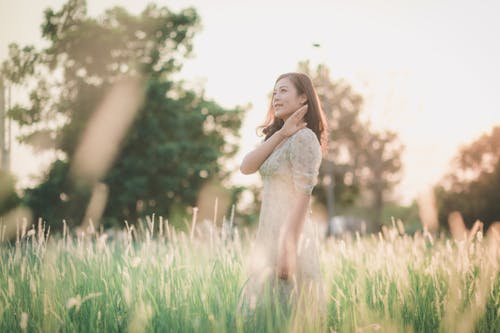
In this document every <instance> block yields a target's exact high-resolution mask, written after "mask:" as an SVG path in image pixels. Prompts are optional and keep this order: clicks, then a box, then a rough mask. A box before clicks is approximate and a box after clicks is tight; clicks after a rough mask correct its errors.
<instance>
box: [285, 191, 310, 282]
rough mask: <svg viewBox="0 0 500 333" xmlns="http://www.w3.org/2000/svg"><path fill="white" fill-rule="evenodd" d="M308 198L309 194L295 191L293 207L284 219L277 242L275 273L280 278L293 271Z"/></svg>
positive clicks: (288, 275) (287, 275) (287, 276)
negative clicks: (286, 219) (287, 217)
mask: <svg viewBox="0 0 500 333" xmlns="http://www.w3.org/2000/svg"><path fill="white" fill-rule="evenodd" d="M310 199H311V195H310V194H305V193H303V192H300V191H298V192H295V198H294V202H295V204H294V205H293V207H294V209H293V211H291V212H290V215H289V216H290V218H289V220H288V221H285V229H284V230H283V234H282V235H281V240H280V243H279V251H280V252H279V253H278V267H277V274H278V277H279V278H280V279H285V280H286V279H288V278H289V277H290V276H291V275H292V274H293V273H294V271H295V266H296V261H297V248H298V242H299V237H300V234H301V233H302V229H303V226H304V221H305V219H306V215H307V210H308V208H309V201H310Z"/></svg>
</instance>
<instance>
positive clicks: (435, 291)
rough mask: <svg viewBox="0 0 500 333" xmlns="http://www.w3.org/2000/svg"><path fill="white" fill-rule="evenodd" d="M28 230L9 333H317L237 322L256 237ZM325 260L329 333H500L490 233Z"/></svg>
mask: <svg viewBox="0 0 500 333" xmlns="http://www.w3.org/2000/svg"><path fill="white" fill-rule="evenodd" d="M26 227H27V226H26V225H24V227H23V226H19V233H18V237H17V241H15V242H12V243H7V242H4V244H2V245H1V248H0V251H1V255H0V260H1V262H0V271H1V274H0V332H16V331H31V332H141V331H145V332H280V331H291V330H296V331H316V328H314V327H310V326H307V324H304V326H302V327H295V326H294V327H295V328H292V326H291V325H290V323H291V322H292V319H290V317H289V316H287V315H286V314H284V313H286V311H285V312H283V311H281V310H280V309H275V308H270V307H268V308H266V309H263V310H262V311H261V312H259V313H257V314H258V315H256V316H255V317H244V316H241V315H238V314H237V313H238V312H237V311H236V309H237V304H238V300H239V295H240V292H241V289H242V287H243V285H244V283H245V269H244V262H245V258H246V255H247V253H248V249H249V248H250V247H249V245H250V240H251V234H249V233H248V232H246V230H243V231H242V230H239V229H233V230H231V229H228V228H225V229H223V231H222V232H221V231H220V230H218V229H214V228H212V227H211V224H210V223H206V224H200V225H199V226H198V227H197V228H196V229H193V230H192V232H189V233H185V232H176V231H175V230H173V229H172V228H169V225H168V221H164V220H161V219H156V221H155V219H154V217H153V219H149V218H148V219H147V221H144V222H143V223H138V224H137V225H136V226H134V225H131V226H129V225H128V224H127V226H126V228H124V230H122V231H119V232H114V233H110V232H106V233H103V232H102V231H101V232H96V231H95V230H93V228H91V227H90V228H89V229H88V230H87V232H85V233H82V232H78V233H77V232H73V231H71V230H68V229H66V228H65V230H64V232H63V234H62V235H48V233H47V231H46V230H44V228H43V227H42V225H40V224H38V226H36V228H35V226H32V228H31V229H28V230H27V229H26ZM0 230H2V229H1V226H0ZM321 249H322V251H321V264H322V272H323V277H324V283H325V287H326V292H327V295H328V326H329V327H328V331H338V332H375V331H379V332H412V331H413V332H499V331H500V273H499V269H498V267H499V258H500V256H499V251H500V249H499V247H498V244H496V243H495V242H494V241H492V240H491V239H486V238H483V237H482V234H481V233H477V234H475V235H472V236H470V238H466V239H464V240H461V241H456V240H450V239H445V238H440V239H434V238H433V237H432V236H431V235H430V234H424V235H420V234H418V233H417V234H416V235H414V236H408V235H405V234H401V233H400V232H398V229H396V228H392V229H389V230H386V232H385V233H384V234H378V235H371V236H364V237H359V236H357V237H351V238H349V237H346V238H344V239H329V240H326V241H323V242H322V246H321Z"/></svg>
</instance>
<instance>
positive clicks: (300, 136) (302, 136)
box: [291, 127, 319, 145]
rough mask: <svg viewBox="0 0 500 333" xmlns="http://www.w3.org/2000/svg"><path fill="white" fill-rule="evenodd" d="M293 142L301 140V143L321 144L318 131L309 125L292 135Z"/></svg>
mask: <svg viewBox="0 0 500 333" xmlns="http://www.w3.org/2000/svg"><path fill="white" fill-rule="evenodd" d="M291 139H292V140H291V141H292V142H301V143H312V144H314V143H316V144H318V145H319V141H318V138H317V136H316V133H314V131H313V130H312V129H310V128H309V127H304V128H302V129H300V130H298V131H297V132H295V133H294V134H293V135H292V137H291Z"/></svg>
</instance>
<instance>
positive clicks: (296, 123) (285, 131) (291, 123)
mask: <svg viewBox="0 0 500 333" xmlns="http://www.w3.org/2000/svg"><path fill="white" fill-rule="evenodd" d="M306 113H307V104H305V105H303V106H302V107H300V108H299V109H298V110H297V111H295V112H294V113H292V115H291V116H290V117H288V119H287V120H286V121H285V123H284V124H283V127H282V128H281V129H280V133H281V134H282V135H283V136H284V137H289V136H290V135H292V134H294V133H295V132H297V131H298V130H300V129H302V128H304V127H306V126H307V123H306V122H305V121H304V116H305V115H306Z"/></svg>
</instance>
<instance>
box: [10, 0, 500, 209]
mask: <svg viewBox="0 0 500 333" xmlns="http://www.w3.org/2000/svg"><path fill="white" fill-rule="evenodd" d="M63 3H64V1H61V0H52V1H49V0H36V1H34V0H32V1H27V0H16V1H7V0H0V59H5V57H6V56H7V50H8V44H9V43H10V42H16V43H18V44H20V45H27V44H34V45H36V46H39V47H41V46H43V45H44V44H43V42H42V41H41V39H40V24H41V23H42V19H43V10H44V9H45V8H47V7H52V8H54V9H59V8H60V6H61V5H62V4H63ZM155 3H157V4H159V5H164V6H167V7H169V8H170V9H172V10H179V9H182V8H185V7H188V6H193V7H195V8H196V9H197V11H198V13H199V14H200V16H201V20H202V30H201V31H200V32H199V33H198V34H197V35H196V37H195V39H194V52H193V56H192V58H191V59H189V60H187V61H186V62H185V64H184V67H183V70H182V72H181V73H180V75H179V77H182V78H183V79H184V80H186V81H187V82H188V83H190V84H193V85H195V86H200V85H201V86H203V87H204V88H205V93H206V96H207V97H209V98H213V99H214V100H215V101H217V102H218V103H219V104H221V105H222V106H225V107H234V106H236V105H247V104H249V103H250V104H251V108H250V110H249V111H248V114H247V117H246V119H245V121H244V125H243V128H242V132H241V134H242V142H241V149H240V154H239V155H238V156H237V157H236V159H235V161H234V165H233V167H234V168H237V163H238V161H239V160H241V158H242V157H243V155H244V154H245V153H246V152H248V151H249V150H250V149H252V148H253V147H255V146H256V145H257V144H258V142H259V141H260V138H259V137H257V136H256V134H255V128H256V127H257V126H258V125H260V124H261V122H262V121H263V119H264V117H265V113H266V111H267V103H268V100H267V98H268V97H267V96H268V94H269V92H270V91H271V90H272V88H273V85H274V81H275V79H276V77H278V76H279V74H281V73H284V72H289V71H294V70H296V69H297V64H298V62H299V61H302V60H306V59H309V60H310V61H311V62H312V64H318V63H324V64H326V65H327V66H328V67H329V68H330V70H331V75H332V79H334V80H338V79H343V80H346V81H347V82H348V83H349V84H351V85H352V87H353V88H354V90H355V91H356V92H358V93H359V94H361V95H362V96H363V98H364V104H363V110H362V114H363V118H364V119H365V120H369V121H370V122H371V123H372V125H373V127H374V128H375V129H377V130H384V129H389V130H393V131H396V132H397V133H398V134H399V137H400V139H401V141H402V142H403V144H404V145H405V147H406V148H405V152H404V154H403V168H404V169H403V174H402V182H401V184H400V185H399V186H398V187H397V188H396V191H395V194H394V198H395V199H396V200H398V201H400V202H401V203H409V202H410V201H411V200H412V199H413V198H415V197H416V196H417V195H418V194H419V193H422V192H424V191H426V190H427V189H428V188H429V187H430V186H432V185H433V184H435V183H436V182H437V181H439V179H440V178H441V177H442V176H443V175H444V174H445V173H446V172H447V171H448V170H449V166H450V161H451V159H452V158H453V156H455V155H456V153H457V151H458V149H459V147H460V146H461V145H464V144H467V143H470V142H472V141H473V140H474V139H475V138H477V137H479V136H480V135H481V134H483V133H485V132H488V131H490V130H491V128H492V127H493V126H494V125H500V99H499V98H498V92H497V91H498V88H499V87H500V85H499V83H498V80H499V78H500V60H499V59H500V43H498V41H499V40H500V20H498V17H499V14H500V5H499V4H498V3H495V2H494V1H490V0H483V1H481V2H477V1H461V0H454V1H444V0H433V1H429V0H419V1H417V0H411V1H410V0H349V1H346V0H344V1H341V0H330V1H326V0H323V1H322V0H308V1H290V0H289V1H281V0H278V1H270V0H267V1H264V0H254V1H235V0H233V1H230V0H214V1H211V0H182V1H181V0H179V1H173V0H172V1H156V2H155ZM115 5H119V6H123V7H125V8H126V9H128V10H129V11H130V12H132V13H139V12H140V11H141V10H143V9H144V7H145V2H144V1H137V0H129V1H127V0H121V1H113V0H100V1H97V0H89V1H88V12H89V15H91V16H97V15H100V14H101V13H102V12H103V11H104V10H105V9H106V8H109V7H112V6H115ZM314 43H318V44H320V47H313V44H314ZM15 97H16V96H14V98H15ZM51 158H54V154H48V155H46V156H44V157H40V156H38V157H36V156H34V154H33V153H32V152H31V151H30V150H29V149H28V148H26V147H23V146H20V145H19V144H17V143H16V144H14V146H13V151H12V170H13V172H14V173H15V174H16V175H17V177H18V179H19V181H20V184H28V183H30V182H32V180H30V175H37V174H41V173H42V172H43V171H44V170H45V168H46V166H47V165H48V163H49V161H50V159H51ZM234 181H235V182H237V183H241V184H251V183H256V182H257V183H258V182H259V178H258V176H257V175H252V176H243V175H241V174H239V173H238V172H236V173H235V177H234Z"/></svg>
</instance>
